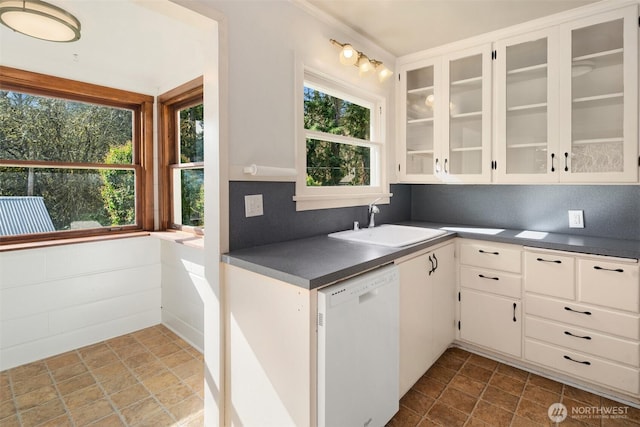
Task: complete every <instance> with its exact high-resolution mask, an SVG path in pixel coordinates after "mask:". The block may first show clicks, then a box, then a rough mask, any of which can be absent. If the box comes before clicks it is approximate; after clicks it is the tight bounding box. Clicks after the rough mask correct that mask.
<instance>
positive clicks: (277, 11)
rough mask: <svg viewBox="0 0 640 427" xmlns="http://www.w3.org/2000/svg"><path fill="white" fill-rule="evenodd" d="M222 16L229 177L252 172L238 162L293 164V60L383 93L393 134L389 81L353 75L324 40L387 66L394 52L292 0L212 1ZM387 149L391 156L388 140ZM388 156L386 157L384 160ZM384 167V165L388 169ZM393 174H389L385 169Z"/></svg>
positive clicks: (295, 64) (390, 136)
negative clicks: (350, 46) (349, 44)
mask: <svg viewBox="0 0 640 427" xmlns="http://www.w3.org/2000/svg"><path fill="white" fill-rule="evenodd" d="M209 4H211V5H212V7H215V8H216V9H218V10H219V11H220V12H221V13H223V14H224V15H225V16H226V22H227V24H228V52H229V54H228V67H229V70H231V72H230V73H229V82H228V92H229V94H230V96H229V103H228V115H229V129H230V132H229V164H230V179H232V180H252V179H253V178H252V177H250V176H248V175H244V174H243V173H242V168H243V167H244V166H247V165H250V164H252V163H255V164H258V165H265V166H275V167H283V168H295V127H296V123H297V122H296V117H299V114H296V111H295V102H296V99H295V92H294V91H295V89H296V88H295V82H296V74H295V73H296V70H297V69H299V68H300V64H304V65H307V66H309V67H312V68H313V69H315V70H317V71H320V72H322V73H325V74H328V75H330V76H333V77H335V78H337V79H340V80H342V81H343V82H345V83H347V84H351V85H354V86H357V87H359V88H361V89H364V90H368V91H371V92H372V93H375V94H377V95H380V96H383V97H385V98H386V102H387V121H388V127H387V132H386V134H387V141H389V142H391V141H393V139H394V135H395V129H394V128H393V126H392V122H393V116H394V114H395V106H394V98H395V95H394V84H393V79H389V80H388V81H387V82H385V83H384V84H379V83H378V80H377V79H376V78H375V76H373V75H371V76H368V77H367V78H360V77H358V69H357V68H356V67H345V66H343V65H341V64H340V63H339V62H338V54H339V49H338V48H337V47H336V46H334V45H332V44H331V43H330V42H329V39H331V38H334V39H337V40H339V41H342V42H345V41H351V42H352V43H353V44H354V47H355V48H356V49H359V50H361V51H364V52H365V53H366V54H368V55H370V56H371V57H373V58H376V59H379V60H381V61H383V62H385V64H387V65H388V66H389V67H390V68H392V67H393V64H394V62H395V58H394V57H393V56H392V55H390V54H388V53H386V52H385V51H383V50H382V49H380V48H379V47H376V46H375V45H373V44H372V43H371V42H370V41H367V40H365V39H364V38H362V37H361V36H358V35H356V34H355V33H354V32H353V30H350V29H348V28H346V27H343V26H341V25H339V24H337V23H336V21H331V20H330V19H329V18H327V19H326V20H324V21H323V20H321V19H318V18H316V17H314V16H312V15H311V14H309V13H308V12H307V11H305V10H303V9H302V8H301V7H299V6H298V5H297V4H296V3H295V1H282V0H279V1H251V0H244V1H212V2H209ZM388 153H389V155H390V156H393V147H391V144H389V147H388ZM393 164H394V162H393V161H390V162H389V168H391V165H393ZM389 173H391V172H389ZM392 176H393V175H392Z"/></svg>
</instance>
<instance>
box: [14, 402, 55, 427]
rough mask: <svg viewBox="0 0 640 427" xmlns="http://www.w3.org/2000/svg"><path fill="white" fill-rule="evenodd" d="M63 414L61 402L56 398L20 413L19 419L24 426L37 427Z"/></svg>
mask: <svg viewBox="0 0 640 427" xmlns="http://www.w3.org/2000/svg"><path fill="white" fill-rule="evenodd" d="M64 414H65V409H64V405H63V403H62V401H61V400H60V399H58V398H56V399H54V400H50V401H48V402H46V403H42V404H40V405H37V406H35V407H34V408H31V409H29V410H27V411H21V412H20V418H21V419H22V423H23V424H24V425H25V426H37V425H39V424H42V423H44V422H46V421H50V420H52V419H54V418H58V417H60V416H61V415H64Z"/></svg>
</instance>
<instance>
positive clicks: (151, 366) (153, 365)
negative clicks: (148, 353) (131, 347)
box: [133, 360, 168, 381]
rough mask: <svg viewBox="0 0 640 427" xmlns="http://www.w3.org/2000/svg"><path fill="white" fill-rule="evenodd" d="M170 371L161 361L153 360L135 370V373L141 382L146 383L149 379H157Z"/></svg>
mask: <svg viewBox="0 0 640 427" xmlns="http://www.w3.org/2000/svg"><path fill="white" fill-rule="evenodd" d="M167 370H168V368H167V365H165V364H164V363H162V362H161V361H160V360H153V361H152V362H149V363H145V364H144V365H140V366H138V367H136V368H134V369H133V373H134V374H135V376H136V377H138V379H139V380H141V381H144V380H146V379H147V378H151V377H155V376H157V375H160V374H162V373H163V372H166V371H167Z"/></svg>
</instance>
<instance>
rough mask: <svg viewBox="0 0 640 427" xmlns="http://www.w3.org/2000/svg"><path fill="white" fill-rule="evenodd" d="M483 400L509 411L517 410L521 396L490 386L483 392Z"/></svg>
mask: <svg viewBox="0 0 640 427" xmlns="http://www.w3.org/2000/svg"><path fill="white" fill-rule="evenodd" d="M482 400H484V401H486V402H489V403H491V404H493V405H496V406H498V407H500V408H502V409H506V410H507V411H509V412H515V411H516V408H517V407H518V401H519V400H520V396H516V395H513V394H511V393H507V392H506V391H504V390H501V389H499V388H497V387H493V386H488V387H487V388H486V389H485V391H484V393H483V394H482Z"/></svg>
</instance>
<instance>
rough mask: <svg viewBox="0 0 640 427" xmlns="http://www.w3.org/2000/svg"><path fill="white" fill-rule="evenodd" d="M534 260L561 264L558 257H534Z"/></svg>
mask: <svg viewBox="0 0 640 427" xmlns="http://www.w3.org/2000/svg"><path fill="white" fill-rule="evenodd" d="M536 261H540V262H554V263H556V264H562V261H560V260H559V259H544V258H536Z"/></svg>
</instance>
